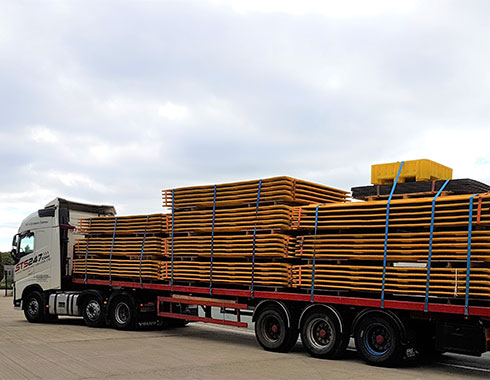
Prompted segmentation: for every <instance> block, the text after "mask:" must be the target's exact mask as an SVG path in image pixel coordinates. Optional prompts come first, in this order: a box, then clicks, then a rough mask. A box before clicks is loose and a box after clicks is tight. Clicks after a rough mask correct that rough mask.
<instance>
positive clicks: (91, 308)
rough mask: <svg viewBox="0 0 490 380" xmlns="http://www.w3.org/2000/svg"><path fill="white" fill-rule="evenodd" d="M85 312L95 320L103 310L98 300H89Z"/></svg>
mask: <svg viewBox="0 0 490 380" xmlns="http://www.w3.org/2000/svg"><path fill="white" fill-rule="evenodd" d="M85 312H86V314H87V317H88V318H89V319H90V320H92V321H95V320H96V319H97V318H98V317H99V315H100V312H101V310H100V305H99V303H98V302H96V301H91V302H89V303H88V304H87V307H86V308H85Z"/></svg>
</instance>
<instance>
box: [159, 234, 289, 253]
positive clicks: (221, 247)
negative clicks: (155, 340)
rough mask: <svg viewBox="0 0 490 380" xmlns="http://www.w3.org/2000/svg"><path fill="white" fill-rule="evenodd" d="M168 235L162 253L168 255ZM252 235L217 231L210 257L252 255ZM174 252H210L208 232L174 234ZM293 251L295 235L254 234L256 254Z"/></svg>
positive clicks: (169, 244)
mask: <svg viewBox="0 0 490 380" xmlns="http://www.w3.org/2000/svg"><path fill="white" fill-rule="evenodd" d="M171 245H172V244H171V239H170V238H165V239H164V246H165V248H164V253H165V255H166V256H170V255H171ZM252 251H253V236H252V235H219V236H215V237H214V239H213V257H251V256H252ZM173 252H174V256H200V257H210V256H211V236H194V235H191V236H176V237H174V251H173ZM293 254H294V238H292V237H290V236H286V235H279V234H257V235H256V237H255V256H256V257H288V256H290V255H293Z"/></svg>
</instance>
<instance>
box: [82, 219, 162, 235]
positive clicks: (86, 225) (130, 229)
mask: <svg viewBox="0 0 490 380" xmlns="http://www.w3.org/2000/svg"><path fill="white" fill-rule="evenodd" d="M116 218H117V225H116V230H115V231H116V235H122V234H134V233H141V234H142V233H145V232H147V233H163V232H165V231H166V230H167V215H166V214H151V215H129V216H118V217H114V216H99V217H96V218H91V219H88V218H87V219H80V221H79V225H78V231H79V232H80V233H84V234H108V235H112V234H113V232H114V224H115V221H116Z"/></svg>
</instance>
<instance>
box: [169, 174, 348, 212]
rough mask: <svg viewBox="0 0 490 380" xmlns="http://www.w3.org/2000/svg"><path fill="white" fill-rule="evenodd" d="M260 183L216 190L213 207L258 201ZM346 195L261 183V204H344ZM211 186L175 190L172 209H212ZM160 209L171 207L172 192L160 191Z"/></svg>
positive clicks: (279, 180) (290, 183)
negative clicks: (161, 192)
mask: <svg viewBox="0 0 490 380" xmlns="http://www.w3.org/2000/svg"><path fill="white" fill-rule="evenodd" d="M258 188H259V181H258V180H254V181H244V182H235V183H226V184H221V185H217V186H216V206H217V207H223V206H233V205H242V204H246V203H254V202H256V201H257V193H258ZM347 196H348V193H347V192H346V191H343V190H339V189H335V188H332V187H327V186H323V185H319V184H316V183H311V182H307V181H303V180H299V179H294V178H289V177H275V178H268V179H264V180H262V185H261V192H260V201H261V202H282V203H295V204H311V203H327V202H345V200H346V199H347ZM213 199H214V186H213V185H211V186H193V187H183V188H179V189H175V190H174V207H175V208H177V209H179V208H186V207H194V206H199V207H212V206H213ZM163 206H164V207H165V206H166V207H172V190H163Z"/></svg>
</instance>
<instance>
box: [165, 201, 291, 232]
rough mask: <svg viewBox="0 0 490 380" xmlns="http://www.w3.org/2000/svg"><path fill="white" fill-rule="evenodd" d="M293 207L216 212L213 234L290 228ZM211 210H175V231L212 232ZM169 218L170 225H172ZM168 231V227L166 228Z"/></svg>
mask: <svg viewBox="0 0 490 380" xmlns="http://www.w3.org/2000/svg"><path fill="white" fill-rule="evenodd" d="M291 212H292V207H289V206H284V205H273V206H262V207H260V208H259V211H258V214H257V215H256V213H255V207H238V208H229V209H216V213H215V218H214V220H215V221H214V231H215V232H228V231H231V232H232V231H243V230H252V229H254V226H256V227H257V229H259V230H260V229H289V226H290V223H291ZM212 220H213V211H212V210H191V211H178V212H176V213H175V214H174V232H185V231H196V232H208V233H209V232H211V230H212ZM171 221H172V220H171V218H170V223H171ZM169 228H170V227H169Z"/></svg>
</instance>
